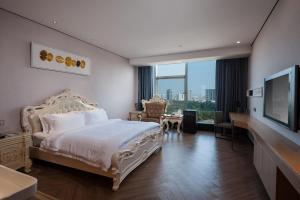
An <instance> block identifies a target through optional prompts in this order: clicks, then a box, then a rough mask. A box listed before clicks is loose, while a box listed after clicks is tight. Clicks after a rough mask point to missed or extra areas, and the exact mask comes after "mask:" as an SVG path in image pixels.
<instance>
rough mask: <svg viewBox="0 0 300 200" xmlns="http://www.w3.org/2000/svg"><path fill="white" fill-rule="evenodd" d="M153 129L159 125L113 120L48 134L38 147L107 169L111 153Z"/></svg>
mask: <svg viewBox="0 0 300 200" xmlns="http://www.w3.org/2000/svg"><path fill="white" fill-rule="evenodd" d="M154 128H159V124H157V123H154V122H137V121H124V120H120V119H112V120H107V121H104V122H101V123H99V124H97V125H90V126H85V127H83V128H80V129H76V130H69V131H65V132H62V133H51V134H50V135H49V136H48V137H47V138H45V139H44V140H43V141H42V142H41V146H40V147H41V148H42V149H44V150H48V151H49V150H50V151H54V152H56V153H58V154H61V155H64V156H68V157H72V158H75V159H78V160H81V161H83V162H85V163H87V164H90V165H93V166H95V167H101V168H102V169H103V170H105V171H106V170H108V169H109V168H110V165H111V158H112V156H113V154H114V153H116V152H117V151H118V150H119V149H120V148H122V146H124V145H126V144H127V143H128V142H129V141H131V140H133V139H135V138H137V137H138V136H140V135H141V134H143V133H144V132H146V131H149V130H150V129H154Z"/></svg>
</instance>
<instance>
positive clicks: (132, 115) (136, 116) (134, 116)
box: [128, 111, 143, 121]
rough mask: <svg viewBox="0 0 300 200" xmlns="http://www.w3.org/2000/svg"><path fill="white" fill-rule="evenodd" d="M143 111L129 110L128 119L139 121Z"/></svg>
mask: <svg viewBox="0 0 300 200" xmlns="http://www.w3.org/2000/svg"><path fill="white" fill-rule="evenodd" d="M142 115H143V112H142V111H131V112H129V117H128V120H129V121H141V118H142Z"/></svg>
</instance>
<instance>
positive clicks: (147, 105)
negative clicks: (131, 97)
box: [140, 96, 167, 123]
mask: <svg viewBox="0 0 300 200" xmlns="http://www.w3.org/2000/svg"><path fill="white" fill-rule="evenodd" d="M142 105H143V112H142V113H141V115H140V121H144V122H157V123H160V118H161V116H162V115H163V114H165V112H166V110H167V102H166V101H165V100H163V99H161V98H160V97H159V96H154V97H153V98H152V99H150V100H149V101H147V100H142Z"/></svg>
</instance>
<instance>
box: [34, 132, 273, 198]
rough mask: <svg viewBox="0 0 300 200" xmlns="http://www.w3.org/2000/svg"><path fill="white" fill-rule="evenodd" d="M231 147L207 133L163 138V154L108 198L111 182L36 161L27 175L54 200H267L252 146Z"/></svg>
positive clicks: (110, 192)
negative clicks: (253, 162) (253, 159)
mask: <svg viewBox="0 0 300 200" xmlns="http://www.w3.org/2000/svg"><path fill="white" fill-rule="evenodd" d="M236 147H237V149H238V150H237V151H232V149H231V146H230V142H229V141H226V140H222V139H215V137H214V135H213V134H212V133H209V132H198V133H197V134H195V135H193V134H182V135H177V133H175V132H171V133H168V134H166V135H165V141H164V147H163V149H162V151H159V152H157V153H155V154H153V155H152V156H151V157H150V158H149V159H148V160H147V161H146V162H145V163H143V164H142V165H141V166H140V167H138V168H137V169H136V170H135V171H133V172H132V173H131V174H130V175H129V176H128V177H127V178H126V179H125V180H124V181H123V182H122V184H121V186H120V189H119V190H118V191H117V192H112V190H111V187H112V182H111V180H110V179H108V178H105V177H101V176H97V175H94V174H89V173H86V172H82V171H78V170H73V169H70V168H66V167H61V166H57V165H53V164H49V163H46V162H41V161H39V162H37V161H34V164H33V167H32V172H31V173H30V175H32V176H34V177H36V178H38V190H39V191H41V192H43V193H45V194H48V195H51V196H53V197H56V198H58V199H75V200H77V199H78V200H79V199H82V200H96V199H101V200H102V199H170V200H176V199H186V200H193V199H197V200H201V199H204V200H210V199H228V200H229V199H230V200H235V199H238V200H249V199H253V200H254V199H255V200H260V199H268V196H267V194H266V192H265V190H264V188H263V185H262V183H261V181H260V179H259V177H258V175H257V173H256V171H255V168H254V166H253V164H252V155H253V146H252V144H251V143H250V142H249V141H248V140H246V139H243V140H240V142H239V144H238V145H236Z"/></svg>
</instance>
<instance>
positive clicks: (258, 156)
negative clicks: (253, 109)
mask: <svg viewBox="0 0 300 200" xmlns="http://www.w3.org/2000/svg"><path fill="white" fill-rule="evenodd" d="M229 115H230V119H231V122H232V123H233V125H234V126H236V127H241V128H245V129H248V131H249V132H250V133H251V134H252V136H253V138H254V158H253V162H254V165H255V168H256V170H257V172H258V174H259V176H260V178H261V180H262V182H263V184H264V186H265V188H266V190H267V192H268V194H269V196H270V198H271V199H272V200H273V199H274V200H275V199H277V200H281V199H282V198H283V197H284V199H289V200H292V199H300V195H299V194H300V146H298V145H296V144H295V143H293V142H292V141H290V140H288V139H287V138H285V137H283V136H282V135H280V133H278V132H276V130H273V129H271V128H270V127H268V126H267V125H265V124H264V123H262V122H260V121H259V120H257V119H255V118H253V117H251V116H249V115H247V114H241V113H230V114H229ZM281 172H282V174H283V175H284V177H286V179H287V180H288V182H290V183H291V185H292V187H293V188H288V190H286V189H284V190H282V183H280V182H278V180H281V179H278V178H277V179H278V180H277V179H276V177H277V175H278V174H280V173H281ZM289 189H291V191H293V189H294V191H295V194H292V192H291V191H290V190H289ZM291 195H293V196H291Z"/></svg>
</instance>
